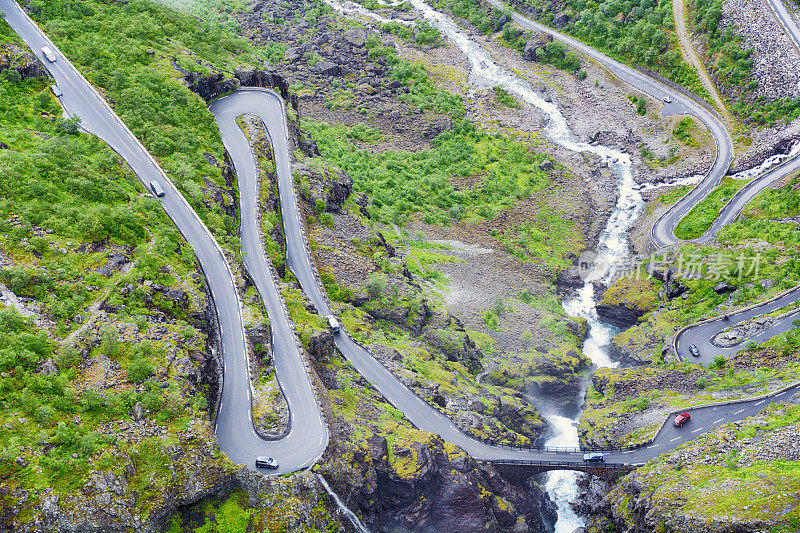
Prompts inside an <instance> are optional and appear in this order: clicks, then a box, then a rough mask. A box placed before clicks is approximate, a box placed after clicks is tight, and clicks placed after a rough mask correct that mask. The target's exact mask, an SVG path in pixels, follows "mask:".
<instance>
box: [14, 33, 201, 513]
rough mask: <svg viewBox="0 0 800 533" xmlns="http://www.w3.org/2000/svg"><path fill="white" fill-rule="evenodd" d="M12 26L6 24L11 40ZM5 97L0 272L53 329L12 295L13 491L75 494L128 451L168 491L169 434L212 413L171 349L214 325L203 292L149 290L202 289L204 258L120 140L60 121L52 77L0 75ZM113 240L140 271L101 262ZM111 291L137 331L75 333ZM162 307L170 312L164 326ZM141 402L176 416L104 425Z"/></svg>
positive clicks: (141, 477)
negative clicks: (108, 379) (168, 365)
mask: <svg viewBox="0 0 800 533" xmlns="http://www.w3.org/2000/svg"><path fill="white" fill-rule="evenodd" d="M9 32H10V30H9V28H8V27H7V26H6V25H5V23H0V35H1V36H2V39H3V40H7V39H6V38H5V37H6V36H7V35H8V34H9ZM10 78H14V79H10ZM0 100H2V101H3V102H4V104H5V105H3V106H2V107H0V131H2V132H3V138H2V140H3V142H5V143H6V144H7V145H8V147H9V148H8V149H5V150H0V175H2V176H3V177H4V179H2V180H0V197H1V198H2V200H0V248H2V251H3V255H2V257H3V260H4V261H7V262H8V263H7V264H6V265H5V266H4V268H3V269H2V270H0V281H2V282H3V283H4V284H5V285H6V286H7V287H8V288H9V289H11V290H12V291H13V292H14V293H15V294H16V296H18V297H20V298H21V299H28V300H27V301H29V302H31V303H32V305H33V307H34V308H35V309H38V311H37V314H38V315H39V316H40V320H41V323H42V324H44V325H45V326H46V327H47V329H45V327H44V326H42V325H37V324H36V323H35V321H34V319H32V318H26V317H23V316H22V315H21V314H20V313H19V312H18V311H17V310H16V309H14V308H13V307H11V306H7V305H5V304H2V305H0V370H2V372H3V377H2V379H1V380H0V403H1V404H2V406H3V425H2V428H0V443H1V445H0V471H2V474H3V480H4V482H3V483H4V485H3V490H4V493H5V494H6V495H9V497H10V495H11V494H12V492H13V490H16V489H17V488H22V489H24V490H29V491H32V492H31V494H37V491H38V493H39V494H41V491H42V490H44V489H45V488H49V489H52V490H54V491H55V493H56V494H61V495H64V494H73V495H74V494H76V492H75V491H76V489H77V488H78V487H80V486H82V485H83V484H84V483H85V482H86V481H87V474H88V472H89V471H90V470H102V471H105V470H110V469H114V468H120V463H121V461H120V457H124V458H125V461H130V462H131V463H132V464H134V465H135V467H134V468H135V472H136V474H135V475H132V476H130V477H129V478H128V483H129V486H130V487H131V489H132V490H136V491H138V494H139V505H141V506H143V507H146V506H148V505H150V504H151V503H152V502H154V501H157V500H159V499H160V498H163V489H164V487H165V486H167V485H168V484H169V483H171V481H170V479H171V478H170V477H169V476H166V474H165V471H167V468H168V465H169V464H170V463H171V459H170V455H169V453H168V452H167V451H166V450H167V446H169V445H171V444H175V443H178V442H179V441H180V437H179V436H177V433H178V432H180V431H183V429H185V427H186V426H187V424H188V423H189V422H190V421H192V420H197V419H200V420H202V419H204V418H206V417H207V413H206V410H207V406H206V400H205V396H204V395H202V394H196V395H194V396H192V400H191V402H187V401H186V399H185V397H184V396H183V395H182V391H181V385H180V382H179V380H177V379H175V377H174V373H171V372H168V371H167V370H165V369H164V366H163V365H164V364H165V360H166V358H167V355H168V353H171V355H172V356H173V357H175V356H176V355H177V356H181V355H185V354H187V353H188V351H191V350H195V351H196V350H202V349H203V347H204V336H203V335H202V334H200V333H199V332H198V331H197V330H196V329H195V328H194V327H193V326H192V325H191V321H190V317H189V316H188V313H189V312H191V311H192V310H197V309H198V306H199V305H201V303H200V302H199V301H198V300H196V299H195V298H190V301H189V302H187V303H188V305H187V307H186V308H182V307H181V306H176V305H175V304H174V302H171V301H169V300H167V299H164V298H162V297H161V296H160V295H158V294H153V295H150V294H148V291H147V289H146V287H145V286H144V285H143V282H144V281H147V282H152V283H159V284H165V285H166V286H169V287H176V288H178V287H179V288H181V289H183V290H186V291H189V293H193V294H197V291H198V290H199V289H200V287H199V286H198V285H197V284H196V282H195V281H194V280H193V278H192V276H190V274H191V273H192V272H193V271H194V256H193V254H192V253H191V250H190V249H189V248H188V247H186V246H185V244H183V243H182V240H181V238H180V236H179V235H178V233H177V231H176V230H175V228H174V227H173V226H172V225H171V223H170V222H169V220H168V218H167V217H166V215H165V214H164V213H163V211H162V210H161V208H160V206H159V205H158V203H157V202H156V201H155V200H153V199H152V198H151V197H150V195H149V194H142V193H143V192H144V189H143V187H142V186H141V184H140V183H139V181H138V180H137V179H136V178H135V176H133V174H132V173H131V172H130V171H129V170H127V167H126V166H124V165H123V164H122V162H121V161H120V159H119V157H118V156H117V155H116V154H115V153H114V152H113V151H112V150H111V149H109V148H108V147H107V146H105V145H104V144H102V143H101V142H99V141H98V140H97V139H96V138H94V137H90V136H88V135H84V134H77V133H75V134H71V133H67V132H65V131H64V130H63V129H62V128H60V127H59V125H60V122H59V118H58V117H60V116H61V108H60V106H59V105H58V103H57V102H56V100H55V99H54V98H53V97H52V95H51V94H50V92H49V88H48V81H47V80H31V79H28V80H19V79H18V78H15V77H13V76H11V77H9V76H8V75H5V76H2V77H0ZM93 242H95V243H98V244H99V246H98V249H96V250H95V249H94V248H93V246H91V245H92V243H93ZM182 244H183V245H182ZM108 247H112V249H113V250H115V251H117V252H119V253H121V254H124V255H125V256H126V257H128V258H129V267H130V268H129V270H127V271H123V270H115V269H112V270H111V271H108V272H106V273H102V272H101V271H100V268H99V267H102V266H104V265H105V264H106V263H107V261H108V255H109V251H108V250H109V248H108ZM140 283H142V284H140ZM125 284H130V285H132V286H135V287H136V288H135V289H133V290H131V291H129V292H128V293H126V294H123V293H122V292H121V291H120V290H119V288H120V287H121V286H123V285H125ZM100 301H105V302H106V303H107V304H109V305H111V306H114V307H115V308H116V307H119V313H120V316H119V317H118V318H119V319H121V320H122V321H124V322H126V323H127V324H128V327H129V329H128V334H127V335H126V336H125V337H123V336H122V335H120V334H119V331H118V329H117V325H116V323H114V322H113V321H112V320H110V319H109V320H108V321H107V323H106V324H105V325H104V326H103V327H102V328H99V329H98V331H97V333H96V336H95V337H94V339H92V340H94V341H96V343H95V344H92V343H91V342H89V343H87V344H82V343H80V342H79V343H78V346H77V347H76V346H73V345H72V344H71V343H63V341H62V340H61V339H62V338H64V337H65V336H66V335H67V334H68V333H70V332H72V331H74V330H75V328H77V327H79V324H78V323H79V322H83V321H84V320H86V319H89V318H90V314H89V313H88V309H87V308H88V307H89V306H90V305H91V304H93V303H99V302H100ZM157 315H158V316H166V317H169V318H168V322H171V324H161V325H158V326H156V327H154V326H153V323H152V320H153V319H154V318H155V317H156V316H157ZM75 316H78V317H79V318H80V320H76V319H75ZM48 324H49V325H48ZM92 331H93V330H89V331H88V333H87V334H88V336H89V338H90V339H91V338H92ZM134 340H135V341H136V344H134V343H133V341H134ZM97 358H99V359H103V358H107V359H108V360H110V361H112V362H113V364H116V365H118V369H119V370H118V373H119V376H120V378H119V379H120V381H119V383H120V384H121V385H122V386H121V387H119V388H115V387H109V388H105V389H103V388H97V387H96V386H93V385H92V383H93V382H94V381H93V380H95V379H96V378H95V377H93V373H92V372H91V371H90V370H88V367H89V366H90V365H91V361H94V360H98V359H97ZM43 365H45V366H47V365H50V366H49V368H50V370H49V371H47V372H45V371H43V368H44V367H43ZM136 404H141V405H142V406H143V408H144V409H146V410H147V411H148V412H149V416H151V417H152V420H154V421H155V422H157V423H158V424H160V425H162V426H163V427H164V433H163V435H162V436H161V437H153V438H143V439H141V440H140V441H139V442H137V443H135V444H134V443H132V442H131V441H130V440H127V439H119V438H118V437H117V436H116V435H113V434H111V433H110V432H109V431H108V430H107V428H105V425H107V424H114V423H116V422H115V421H118V420H119V419H129V417H130V412H131V408H132V407H133V406H134V405H136ZM76 421H79V423H77V422H76ZM190 447H191V446H190V445H187V450H188V449H189V448H190ZM212 461H213V459H212ZM9 476H11V479H12V480H13V482H9V481H8V479H9ZM12 485H13V486H12ZM38 498H39V496H33V497H32V498H31V500H30V501H28V503H27V504H28V505H35V504H36V501H37V500H38ZM6 501H11V500H6Z"/></svg>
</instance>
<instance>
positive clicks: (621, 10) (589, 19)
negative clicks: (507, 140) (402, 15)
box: [451, 0, 707, 97]
mask: <svg viewBox="0 0 800 533" xmlns="http://www.w3.org/2000/svg"><path fill="white" fill-rule="evenodd" d="M478 4H479V2H478V0H453V1H452V2H451V5H452V6H453V7H452V9H453V12H454V13H455V14H456V15H457V16H465V15H464V13H466V14H467V15H469V16H467V17H466V18H469V20H470V22H472V23H473V24H475V25H476V26H477V27H478V29H480V30H481V31H485V29H486V28H489V27H490V25H489V21H487V19H485V18H483V17H481V16H480V15H478V14H473V11H472V9H474V8H471V7H469V6H471V5H478ZM512 4H515V5H516V7H517V8H518V9H520V10H521V11H522V12H523V13H525V14H527V15H530V16H533V17H534V18H535V19H537V20H538V21H540V22H542V23H544V24H547V25H549V26H553V21H554V19H556V17H557V16H559V15H563V16H565V17H566V19H565V21H566V24H565V26H564V27H563V28H560V29H561V31H564V32H566V33H568V34H569V35H572V36H574V37H577V38H579V39H581V40H582V41H584V42H586V43H588V44H590V45H591V46H593V47H595V48H597V49H599V50H602V51H603V52H605V53H607V54H609V55H611V56H612V57H615V58H617V59H620V60H622V61H625V62H627V63H629V64H634V65H643V66H645V67H648V68H651V69H653V70H654V71H656V72H658V73H660V74H662V75H663V76H665V77H667V78H669V79H671V80H672V81H674V82H676V83H680V84H681V85H684V86H686V87H688V88H689V89H691V90H692V91H695V92H696V93H697V94H699V95H700V96H702V97H705V96H707V93H706V91H705V89H704V88H703V86H702V85H701V83H700V79H699V77H698V76H697V73H696V72H695V71H694V70H693V69H692V67H691V66H690V65H689V64H687V63H686V62H684V61H683V58H682V57H681V53H680V48H679V45H678V40H677V37H676V35H675V33H674V27H675V21H674V19H673V17H672V3H671V1H670V0H625V1H623V0H605V1H603V2H596V1H595V0H567V1H566V2H554V1H552V0H515V1H514V2H512ZM562 6H566V9H563V10H562ZM562 68H563V67H562ZM578 68H579V67H578ZM574 70H577V68H575V69H574Z"/></svg>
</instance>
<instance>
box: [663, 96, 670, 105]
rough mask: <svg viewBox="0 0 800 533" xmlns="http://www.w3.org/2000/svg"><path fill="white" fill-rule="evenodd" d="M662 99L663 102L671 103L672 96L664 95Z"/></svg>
mask: <svg viewBox="0 0 800 533" xmlns="http://www.w3.org/2000/svg"><path fill="white" fill-rule="evenodd" d="M662 100H664V103H665V104H671V103H672V98H670V97H669V96H665V97H664V98H662Z"/></svg>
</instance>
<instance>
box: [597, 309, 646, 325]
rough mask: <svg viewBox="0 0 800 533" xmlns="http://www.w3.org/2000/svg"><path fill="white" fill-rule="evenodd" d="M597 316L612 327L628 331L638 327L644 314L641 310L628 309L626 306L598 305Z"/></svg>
mask: <svg viewBox="0 0 800 533" xmlns="http://www.w3.org/2000/svg"><path fill="white" fill-rule="evenodd" d="M597 315H598V316H599V317H600V318H601V319H602V320H603V321H604V322H608V323H609V324H611V325H612V326H615V327H618V328H620V329H628V328H629V327H631V326H634V325H636V323H637V322H638V321H639V318H640V317H642V316H643V315H644V312H643V311H641V310H639V309H634V308H632V307H628V306H627V305H625V304H618V305H606V304H597Z"/></svg>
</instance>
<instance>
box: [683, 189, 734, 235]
mask: <svg viewBox="0 0 800 533" xmlns="http://www.w3.org/2000/svg"><path fill="white" fill-rule="evenodd" d="M747 183H748V182H747V181H745V180H734V179H731V178H723V180H722V182H721V183H720V184H719V186H717V187H716V188H715V189H714V190H713V191H711V194H709V195H708V196H706V197H705V198H704V199H703V200H702V201H701V202H700V203H698V204H697V205H695V206H694V207H693V208H692V209H691V210H690V211H689V212H688V213H687V214H686V216H685V217H683V219H682V220H681V221H680V222H679V223H678V225H677V226H676V227H675V236H676V237H678V238H679V239H694V238H696V237H699V236H700V235H702V234H703V233H705V232H706V231H707V230H708V228H710V227H711V224H712V223H713V222H714V220H716V219H717V217H718V216H719V212H720V210H721V209H722V208H723V207H724V206H725V203H726V202H727V201H728V200H730V199H731V198H732V197H733V195H734V194H736V192H737V191H738V190H739V189H741V188H742V187H744V186H745V185H747Z"/></svg>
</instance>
